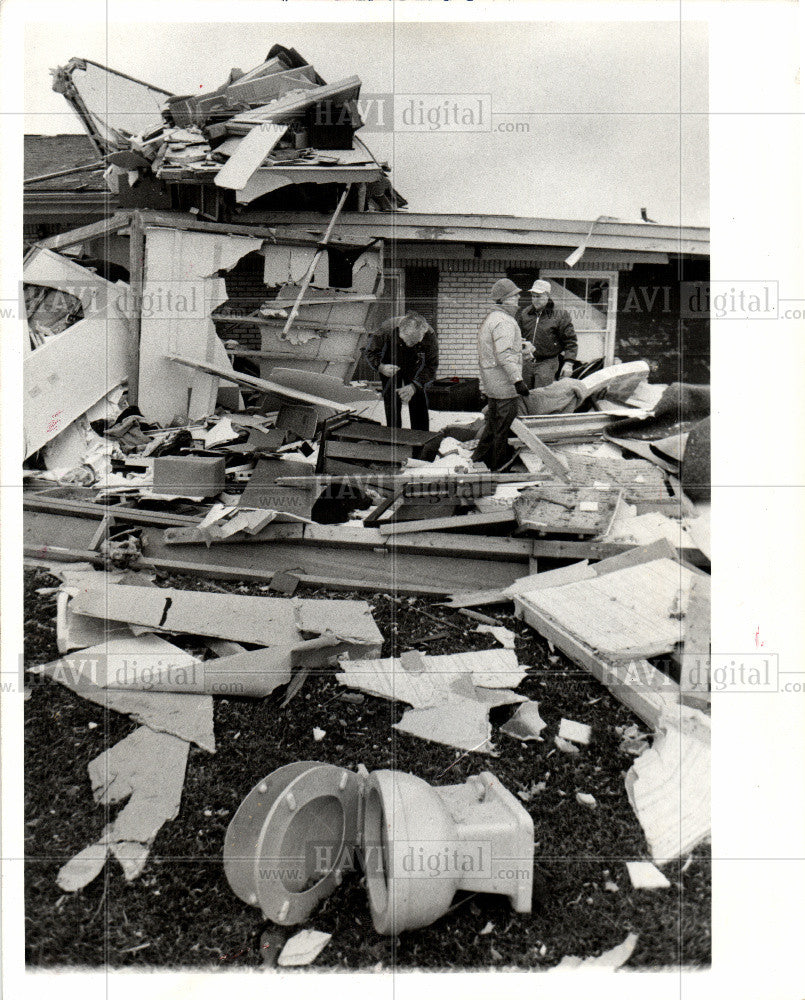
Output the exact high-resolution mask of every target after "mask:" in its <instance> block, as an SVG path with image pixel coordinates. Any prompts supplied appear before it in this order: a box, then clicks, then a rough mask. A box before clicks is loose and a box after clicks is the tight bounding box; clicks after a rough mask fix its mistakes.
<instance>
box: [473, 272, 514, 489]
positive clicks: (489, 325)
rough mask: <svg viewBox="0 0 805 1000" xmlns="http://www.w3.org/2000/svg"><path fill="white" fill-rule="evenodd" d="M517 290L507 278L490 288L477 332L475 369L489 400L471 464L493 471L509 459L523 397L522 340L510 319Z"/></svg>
mask: <svg viewBox="0 0 805 1000" xmlns="http://www.w3.org/2000/svg"><path fill="white" fill-rule="evenodd" d="M519 297H520V289H519V288H518V287H517V285H515V283H514V282H513V281H510V280H509V279H508V278H501V279H500V280H499V281H496V282H495V284H494V285H493V286H492V292H491V298H492V302H493V303H494V306H493V307H492V309H490V311H489V314H488V315H487V317H486V319H485V320H484V321H483V323H482V324H481V328H480V330H479V331H478V368H479V370H480V376H481V388H482V390H483V392H484V394H485V395H486V397H487V398H488V400H489V403H488V405H487V408H486V416H485V420H484V427H483V431H482V432H481V437H480V439H479V441H478V446H477V448H476V449H475V451H474V452H473V456H472V458H473V461H475V462H485V463H486V465H487V466H488V467H489V468H490V469H491V470H492V471H493V472H497V471H499V470H500V469H501V468H503V467H504V466H505V465H506V464H507V463H508V462H509V461H510V459H511V457H512V454H513V453H512V450H511V448H510V447H509V442H508V437H509V428H510V427H511V425H512V421H513V420H514V418H515V417H516V416H517V410H518V402H519V397H520V396H527V395H528V389H527V387H526V385H525V383H524V382H523V338H522V335H521V333H520V327H519V326H518V324H517V320H516V319H515V318H514V317H515V315H516V313H517V304H518V301H519Z"/></svg>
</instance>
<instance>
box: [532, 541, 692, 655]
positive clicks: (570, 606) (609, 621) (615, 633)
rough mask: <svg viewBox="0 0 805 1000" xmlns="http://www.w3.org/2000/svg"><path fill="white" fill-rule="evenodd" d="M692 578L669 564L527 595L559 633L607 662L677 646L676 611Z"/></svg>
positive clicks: (659, 561) (663, 561)
mask: <svg viewBox="0 0 805 1000" xmlns="http://www.w3.org/2000/svg"><path fill="white" fill-rule="evenodd" d="M693 576H694V574H693V573H692V572H691V571H690V570H688V569H686V568H685V567H684V566H681V565H679V564H678V563H676V562H675V561H673V560H671V559H655V560H654V561H653V562H650V563H643V564H641V565H638V566H629V567H626V568H625V569H621V570H618V571H616V572H614V573H607V574H605V575H604V576H600V577H596V578H595V579H593V580H583V581H581V582H579V583H570V584H566V585H565V586H562V587H551V588H549V589H546V590H538V591H535V592H532V593H530V594H528V601H529V603H530V604H532V605H534V606H535V607H536V608H537V609H538V610H539V611H540V612H542V613H543V614H546V615H548V616H549V617H550V618H551V619H552V620H553V621H555V622H556V623H557V624H558V625H559V626H560V627H561V628H564V629H566V630H567V631H568V632H570V633H571V634H572V635H573V636H575V637H576V638H577V639H578V640H580V641H581V642H583V643H584V644H585V645H586V646H588V647H590V648H591V649H593V650H597V651H598V652H599V653H601V654H602V655H604V656H607V657H609V658H612V659H636V658H641V657H649V656H656V655H659V654H661V653H667V652H668V651H669V650H671V649H673V647H674V645H675V644H676V643H678V642H680V641H681V638H682V633H681V621H680V615H679V610H678V609H679V607H680V605H681V606H682V607H684V606H685V603H686V601H687V593H688V591H689V589H690V586H691V583H692V579H693Z"/></svg>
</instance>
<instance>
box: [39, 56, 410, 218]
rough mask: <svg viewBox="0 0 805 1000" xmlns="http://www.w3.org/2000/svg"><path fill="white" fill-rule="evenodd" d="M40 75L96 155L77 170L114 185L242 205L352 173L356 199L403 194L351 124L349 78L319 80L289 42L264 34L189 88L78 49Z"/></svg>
mask: <svg viewBox="0 0 805 1000" xmlns="http://www.w3.org/2000/svg"><path fill="white" fill-rule="evenodd" d="M52 74H53V89H54V90H55V91H57V92H58V93H61V94H63V95H64V97H65V98H66V99H67V101H68V102H69V103H70V105H71V106H72V107H73V109H74V110H75V112H76V113H77V115H78V116H79V118H80V119H81V121H82V124H83V125H84V127H85V129H86V131H87V133H88V135H89V137H90V139H91V140H92V142H93V144H94V146H95V148H96V149H97V151H98V154H99V159H98V160H97V161H95V162H93V163H89V164H86V165H84V166H83V167H82V168H79V169H83V170H93V171H96V170H103V171H104V178H105V180H106V183H107V185H108V187H109V189H110V190H111V191H113V192H114V193H115V194H120V193H122V192H127V191H130V190H131V189H132V188H135V187H137V185H143V184H144V183H146V181H147V180H155V181H157V182H163V183H170V184H180V185H181V184H195V185H197V184H212V185H214V186H215V188H217V189H219V190H220V191H221V192H233V193H234V198H235V202H236V203H237V204H248V203H250V202H252V201H254V200H255V199H257V198H260V197H262V196H263V195H266V194H269V193H270V192H272V191H275V190H277V189H279V188H282V187H287V186H288V185H294V184H343V183H347V184H351V183H355V184H359V185H361V194H360V200H361V204H362V207H364V208H366V207H375V208H377V209H379V210H387V209H390V208H392V207H401V206H402V205H404V204H405V202H404V200H403V199H402V198H401V197H400V196H399V195H398V194H397V193H396V192H395V191H394V190H393V189H392V188H391V187H390V185H389V182H388V177H387V175H388V172H389V168H388V165H387V164H383V163H379V162H378V161H377V160H376V159H375V157H374V156H373V155H372V153H371V152H370V150H369V149H368V148H367V147H366V146H365V145H364V143H363V142H362V141H361V140H360V138H358V137H357V136H356V134H355V133H356V132H357V130H358V129H360V128H361V126H362V125H363V121H362V119H361V116H360V113H359V111H358V104H357V100H358V97H359V94H360V89H361V81H360V79H359V78H358V77H357V76H350V77H348V78H347V79H345V80H340V81H338V82H337V83H333V84H326V83H325V81H324V80H323V79H322V78H321V76H319V74H318V73H317V72H316V70H315V68H314V67H313V66H311V65H309V63H307V62H306V61H305V59H303V58H302V56H300V55H299V53H298V52H297V51H296V50H295V49H288V48H285V47H284V46H282V45H275V46H273V48H272V49H271V50H270V51H269V53H268V55H267V56H266V59H265V61H264V62H262V63H261V64H260V65H259V66H256V67H254V68H253V69H251V70H249V71H248V72H246V73H244V72H243V71H242V70H240V69H233V70H231V72H230V73H229V76H228V78H227V80H226V81H225V82H224V83H223V84H222V85H221V86H220V87H217V88H216V89H215V90H212V91H204V90H201V91H200V92H199V93H198V94H191V95H174V94H171V93H169V92H168V91H165V90H162V89H161V88H159V87H154V86H152V85H151V84H148V83H143V82H142V81H139V80H136V79H134V78H133V77H130V76H128V75H126V74H123V73H118V72H117V71H115V70H111V69H108V68H107V67H105V66H101V65H100V64H98V63H95V62H93V61H92V60H89V59H78V58H73V59H71V60H70V61H69V62H68V63H67V64H66V65H65V66H61V67H59V68H58V69H55V70H52ZM48 177H49V175H48ZM43 179H46V178H45V177H30V178H26V184H33V185H35V184H37V183H39V182H41V181H42V180H43Z"/></svg>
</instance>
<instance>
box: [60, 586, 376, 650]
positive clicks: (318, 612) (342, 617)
mask: <svg viewBox="0 0 805 1000" xmlns="http://www.w3.org/2000/svg"><path fill="white" fill-rule="evenodd" d="M74 610H75V611H77V612H79V613H80V614H88V615H92V616H93V617H95V618H107V617H108V618H111V619H112V620H115V621H126V622H129V623H131V624H133V625H144V626H147V627H149V628H158V629H165V630H167V631H173V632H186V633H188V634H190V635H209V636H213V637H215V638H217V639H233V640H235V641H236V642H248V643H254V644H255V645H259V646H288V647H292V646H295V645H296V644H297V643H298V641H299V638H300V636H299V633H300V632H311V633H313V634H314V635H330V634H331V635H336V636H337V637H338V638H341V639H345V640H349V641H353V642H356V643H366V644H367V645H377V646H380V645H382V642H383V636H382V635H381V634H380V631H379V629H378V627H377V625H376V624H375V621H374V619H373V618H372V612H371V609H370V608H369V605H368V604H367V603H366V602H365V601H347V600H344V601H324V600H313V599H310V600H304V599H301V598H279V597H241V596H236V595H231V594H208V593H202V592H199V591H184V590H175V589H171V588H162V587H160V588H158V589H154V590H147V591H145V590H143V589H142V588H139V587H126V586H121V585H119V584H118V585H111V586H108V587H105V588H104V589H97V590H85V591H84V592H82V593H80V594H79V595H78V596H77V597H76V598H75V603H74Z"/></svg>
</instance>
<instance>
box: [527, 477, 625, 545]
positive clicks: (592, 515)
mask: <svg viewBox="0 0 805 1000" xmlns="http://www.w3.org/2000/svg"><path fill="white" fill-rule="evenodd" d="M620 496H621V491H620V489H619V488H617V487H610V488H605V489H597V488H596V487H593V486H590V487H587V486H540V487H537V488H534V489H528V490H524V491H523V492H522V493H521V494H520V496H519V497H518V498H517V499H516V500H515V501H514V505H513V506H514V514H515V517H516V518H517V522H518V524H519V525H520V527H521V528H529V529H531V530H532V531H539V532H542V533H544V534H557V535H558V534H563V535H586V536H590V537H595V536H601V535H604V534H606V532H607V531H608V530H609V527H610V525H611V524H612V521H613V518H614V517H615V512H616V510H617V508H618V502H619V499H620Z"/></svg>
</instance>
